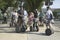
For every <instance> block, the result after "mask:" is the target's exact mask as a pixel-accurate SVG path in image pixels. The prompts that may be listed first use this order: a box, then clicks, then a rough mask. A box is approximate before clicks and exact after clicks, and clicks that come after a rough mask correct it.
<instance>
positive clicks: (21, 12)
mask: <svg viewBox="0 0 60 40" xmlns="http://www.w3.org/2000/svg"><path fill="white" fill-rule="evenodd" d="M17 13H18V21H17V27H16V32H25V31H26V27H25V23H24V9H23V6H21V7H20V10H18V12H17Z"/></svg>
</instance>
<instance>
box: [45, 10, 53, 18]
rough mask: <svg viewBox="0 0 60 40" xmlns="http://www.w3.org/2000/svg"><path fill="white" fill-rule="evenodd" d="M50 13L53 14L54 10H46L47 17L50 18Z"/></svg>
mask: <svg viewBox="0 0 60 40" xmlns="http://www.w3.org/2000/svg"><path fill="white" fill-rule="evenodd" d="M50 14H52V15H53V13H52V11H51V10H48V11H47V12H46V16H47V19H49V18H50Z"/></svg>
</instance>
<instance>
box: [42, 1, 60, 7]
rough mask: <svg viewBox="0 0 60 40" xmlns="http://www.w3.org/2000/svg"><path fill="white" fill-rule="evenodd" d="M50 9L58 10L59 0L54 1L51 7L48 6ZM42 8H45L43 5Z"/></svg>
mask: <svg viewBox="0 0 60 40" xmlns="http://www.w3.org/2000/svg"><path fill="white" fill-rule="evenodd" d="M50 7H51V8H60V0H54V1H53V5H51V6H50ZM43 8H46V6H45V5H44V6H43Z"/></svg>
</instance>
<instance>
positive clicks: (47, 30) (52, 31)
mask: <svg viewBox="0 0 60 40" xmlns="http://www.w3.org/2000/svg"><path fill="white" fill-rule="evenodd" d="M46 27H47V29H46V30H45V34H46V35H48V36H50V35H52V34H53V33H54V30H53V29H52V28H51V27H49V24H46ZM48 27H49V28H48Z"/></svg>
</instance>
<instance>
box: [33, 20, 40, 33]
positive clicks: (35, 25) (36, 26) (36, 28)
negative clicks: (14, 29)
mask: <svg viewBox="0 0 60 40" xmlns="http://www.w3.org/2000/svg"><path fill="white" fill-rule="evenodd" d="M33 31H37V32H38V31H39V27H38V25H37V22H36V20H34V23H33Z"/></svg>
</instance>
